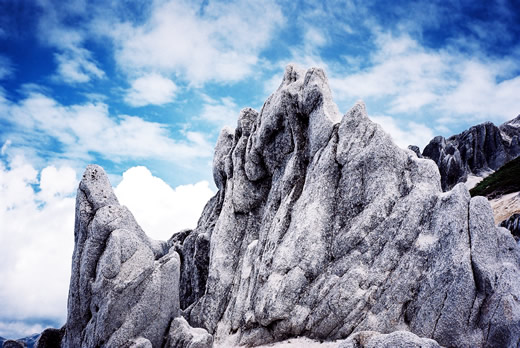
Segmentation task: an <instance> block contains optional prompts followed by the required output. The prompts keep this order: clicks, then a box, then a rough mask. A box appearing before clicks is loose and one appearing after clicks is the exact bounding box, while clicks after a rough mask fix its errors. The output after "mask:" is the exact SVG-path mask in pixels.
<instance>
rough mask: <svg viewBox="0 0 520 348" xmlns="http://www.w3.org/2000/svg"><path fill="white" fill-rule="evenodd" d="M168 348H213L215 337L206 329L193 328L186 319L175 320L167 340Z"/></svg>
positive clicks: (166, 345)
mask: <svg viewBox="0 0 520 348" xmlns="http://www.w3.org/2000/svg"><path fill="white" fill-rule="evenodd" d="M165 347H167V348H211V347H213V337H212V336H211V335H210V334H209V333H208V332H207V331H206V330H204V329H199V328H195V329H194V328H192V327H191V326H190V325H189V324H188V322H187V321H186V319H184V318H182V317H181V318H175V319H174V320H173V321H172V325H171V326H170V331H169V332H168V336H167V339H166V344H165Z"/></svg>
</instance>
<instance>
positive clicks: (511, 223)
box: [500, 214, 520, 241]
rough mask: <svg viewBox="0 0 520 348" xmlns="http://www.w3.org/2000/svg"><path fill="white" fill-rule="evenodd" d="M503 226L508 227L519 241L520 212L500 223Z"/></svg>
mask: <svg viewBox="0 0 520 348" xmlns="http://www.w3.org/2000/svg"><path fill="white" fill-rule="evenodd" d="M500 226H501V227H505V228H507V229H508V230H509V231H511V234H512V235H513V236H514V237H515V239H516V240H517V241H518V240H520V214H513V215H511V216H510V217H509V218H507V219H506V220H504V221H502V222H501V223H500Z"/></svg>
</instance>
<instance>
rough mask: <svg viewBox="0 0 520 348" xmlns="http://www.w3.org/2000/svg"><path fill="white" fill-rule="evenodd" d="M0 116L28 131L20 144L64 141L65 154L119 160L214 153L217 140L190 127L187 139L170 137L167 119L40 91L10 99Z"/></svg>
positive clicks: (17, 139)
mask: <svg viewBox="0 0 520 348" xmlns="http://www.w3.org/2000/svg"><path fill="white" fill-rule="evenodd" d="M6 109H7V110H6V112H5V113H2V114H0V119H4V120H5V121H6V122H8V123H10V124H13V125H15V126H16V127H18V129H23V132H16V133H12V134H11V137H10V139H11V141H12V142H13V143H16V144H17V145H20V144H32V145H33V148H34V147H35V146H36V145H35V144H40V145H42V147H45V146H46V145H48V144H49V143H51V142H58V143H59V144H60V145H61V146H62V148H63V156H66V157H67V158H69V159H72V160H77V159H84V160H89V159H91V158H92V157H91V156H92V155H91V154H92V153H95V154H98V155H99V156H101V157H102V158H106V159H110V160H112V161H118V160H120V159H123V158H126V159H128V158H132V159H143V158H148V159H150V158H153V159H161V160H166V161H179V163H180V164H181V163H183V161H185V160H187V159H194V158H210V157H211V155H212V153H213V146H212V145H211V144H210V143H209V142H208V141H207V140H206V138H205V136H204V135H203V134H201V133H198V132H191V131H185V132H184V133H183V137H182V138H181V140H174V139H172V138H171V137H170V134H169V129H168V127H167V126H166V125H164V124H161V123H156V122H149V121H146V120H143V119H142V118H140V117H136V116H128V115H120V116H118V117H113V116H111V115H110V114H109V111H108V106H107V105H106V104H104V103H103V102H99V101H97V102H96V101H93V102H87V103H85V104H75V105H70V106H64V105H62V104H60V103H58V102H57V101H56V100H54V99H52V98H50V97H47V96H45V95H43V94H41V93H39V92H32V93H30V94H29V96H28V97H27V98H25V99H23V100H20V101H19V102H17V103H15V104H8V105H7V106H6Z"/></svg>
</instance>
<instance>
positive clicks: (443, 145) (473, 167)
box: [422, 115, 520, 191]
mask: <svg viewBox="0 0 520 348" xmlns="http://www.w3.org/2000/svg"><path fill="white" fill-rule="evenodd" d="M519 141H520V115H518V116H517V117H516V118H514V119H512V120H510V121H508V122H505V123H503V124H502V125H500V126H499V127H497V126H495V125H494V124H493V123H491V122H486V123H482V124H479V125H476V126H473V127H471V128H469V129H468V130H465V131H464V132H462V133H460V134H457V135H453V136H451V137H449V138H448V139H446V138H444V137H442V136H437V137H435V138H433V139H432V140H431V141H430V142H429V144H428V145H426V147H425V148H424V150H423V153H422V155H423V156H424V157H427V158H430V159H432V160H433V161H434V162H435V163H437V166H438V167H439V171H440V174H441V185H442V188H443V190H444V191H447V190H449V189H451V188H453V187H454V186H455V185H456V184H457V183H460V182H465V181H466V180H467V179H468V176H469V175H475V176H486V175H487V174H488V173H490V172H493V171H495V170H497V169H499V168H500V167H502V166H503V165H504V164H506V163H507V162H509V161H511V160H513V159H515V158H516V157H518V156H519V155H520V144H519Z"/></svg>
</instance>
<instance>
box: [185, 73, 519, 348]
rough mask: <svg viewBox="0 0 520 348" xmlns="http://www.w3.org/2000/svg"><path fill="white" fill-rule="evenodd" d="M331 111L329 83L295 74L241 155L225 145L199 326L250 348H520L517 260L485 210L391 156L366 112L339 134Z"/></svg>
mask: <svg viewBox="0 0 520 348" xmlns="http://www.w3.org/2000/svg"><path fill="white" fill-rule="evenodd" d="M331 103H332V101H331V99H330V91H329V89H328V87H327V82H326V78H325V75H324V73H323V72H322V71H320V70H319V69H310V70H309V71H307V72H304V71H301V70H299V69H297V68H295V67H292V66H289V67H288V68H287V70H286V73H285V76H284V80H283V82H282V84H281V85H280V87H279V88H278V90H277V91H276V92H275V93H273V94H272V95H271V96H270V97H269V98H268V99H267V101H266V102H265V104H264V106H263V108H262V110H261V111H260V112H259V113H257V112H254V111H251V110H245V111H243V112H242V113H241V116H240V118H239V123H238V126H237V129H236V130H235V133H234V135H233V141H232V145H231V146H229V144H231V139H230V132H229V130H228V131H226V132H223V133H221V138H220V139H219V141H218V144H225V145H224V146H225V148H224V149H219V148H217V149H216V151H215V153H216V156H218V159H216V160H215V161H214V163H217V164H218V166H217V167H216V168H214V172H218V173H220V174H219V175H218V178H219V179H218V181H217V185H218V187H219V193H218V194H217V197H218V199H217V198H215V199H214V201H213V202H210V205H214V204H217V205H218V206H219V207H218V208H215V207H214V206H213V207H212V208H211V210H212V211H215V212H216V211H219V213H218V216H216V215H212V224H211V227H210V228H209V229H206V230H205V231H206V232H205V233H206V235H207V236H208V240H209V260H208V265H209V267H208V277H207V280H206V288H205V292H204V294H203V296H201V297H200V298H199V299H197V300H196V301H195V302H194V303H193V304H191V305H190V308H189V310H188V311H187V312H186V313H185V314H186V317H187V318H188V319H189V320H188V321H189V322H190V324H191V325H192V326H200V327H203V328H205V329H207V330H208V331H209V332H210V333H212V334H214V339H215V341H216V342H217V343H218V342H220V341H221V340H223V339H224V338H226V337H229V336H230V335H232V336H233V337H235V338H236V343H237V344H244V345H250V346H254V345H258V344H265V343H269V342H275V341H280V340H283V339H286V338H289V337H297V336H307V337H310V338H316V339H324V340H337V339H343V338H347V337H349V336H351V335H352V334H353V333H356V332H359V331H377V332H393V331H409V332H412V333H413V334H415V335H417V336H419V337H423V338H429V339H433V340H435V341H437V342H438V343H439V344H441V345H447V346H457V347H465V346H477V347H478V346H489V347H493V346H494V347H500V346H504V345H506V346H507V345H514V344H516V342H518V339H519V337H520V335H519V333H518V332H517V331H518V330H517V327H519V324H520V317H519V315H520V308H519V302H518V298H520V286H517V283H518V280H519V279H520V276H519V270H520V260H519V251H518V249H517V247H516V244H515V243H514V240H513V238H512V237H511V236H510V235H509V236H508V235H507V234H506V233H504V231H505V230H502V229H498V228H496V227H495V226H494V225H493V217H492V214H491V208H490V207H489V204H487V201H486V202H484V201H481V200H479V199H477V198H475V199H471V197H470V195H469V193H468V191H467V189H466V188H465V187H464V185H462V184H460V185H457V186H455V187H454V189H453V190H451V191H448V192H445V193H443V192H442V187H441V176H440V175H439V170H438V168H437V166H436V165H435V163H434V162H432V161H430V160H426V159H420V158H418V157H417V156H416V155H415V154H413V153H411V152H410V151H406V150H401V149H399V148H398V147H397V146H396V145H394V143H393V142H392V141H391V139H390V137H389V136H388V135H387V134H385V133H384V132H383V130H382V129H381V128H380V127H379V126H378V125H376V124H374V123H373V122H371V121H370V119H369V118H368V116H367V113H366V110H365V106H364V104H363V103H358V104H356V105H355V106H354V107H353V108H352V109H351V110H350V111H349V112H348V113H347V114H346V115H345V116H343V118H342V119H341V120H339V118H338V117H337V114H336V112H335V110H336V109H335V107H333V106H332V105H330V104H331ZM246 115H247V119H248V122H247V124H248V126H247V129H246V130H245V131H244V130H243V129H241V128H242V127H241V122H240V119H241V118H243V117H246ZM251 120H254V122H252V121H251ZM314 128H318V129H317V130H315V129H314ZM478 134H480V133H478ZM467 136H468V137H469V136H470V135H467ZM479 136H480V135H479ZM222 137H225V138H224V139H222ZM484 138H486V136H484ZM439 142H440V143H443V144H444V145H443V151H445V152H446V151H447V152H448V153H451V154H452V156H453V157H454V158H455V157H456V156H459V155H460V151H459V150H457V148H456V147H455V146H452V145H451V144H447V143H445V141H444V140H442V139H439ZM499 145H500V142H499V143H498V145H497V146H499ZM455 150H457V151H459V154H458V153H457V151H455ZM500 160H501V159H500V158H499V157H497V158H494V159H486V161H487V162H486V163H488V164H492V163H495V164H496V163H500ZM452 161H453V160H452ZM495 164H493V165H495ZM448 167H449V168H451V170H453V171H456V170H457V167H453V165H451V164H449V165H448ZM215 200H217V201H216V203H215ZM490 243H494V244H492V245H491V246H490ZM484 255H485V256H486V257H484ZM181 286H182V284H181ZM181 292H182V290H181ZM508 310H509V311H508ZM498 313H500V314H501V315H497V314H498Z"/></svg>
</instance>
